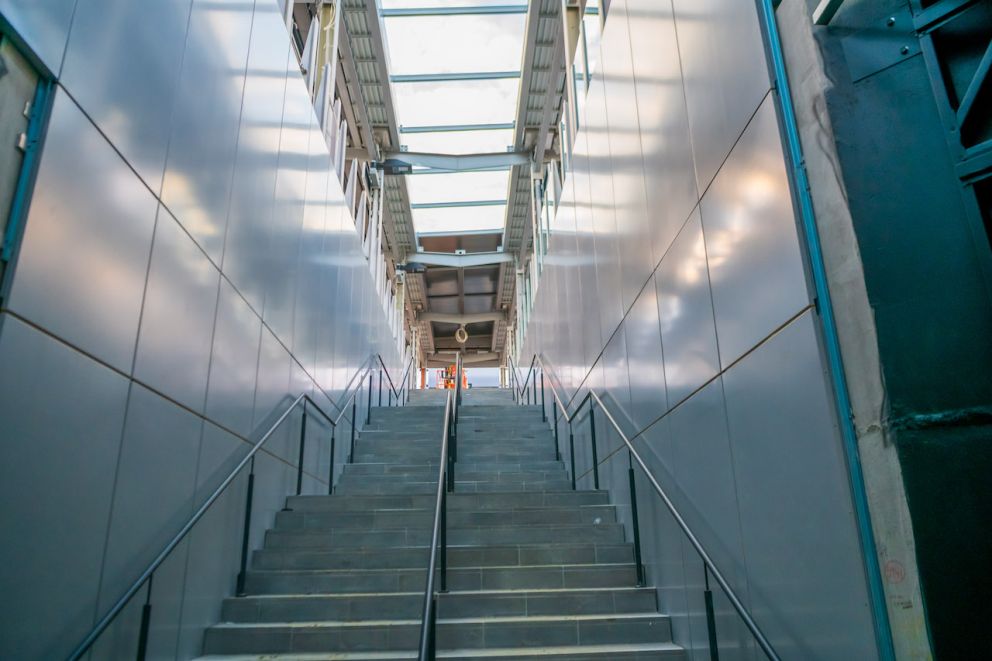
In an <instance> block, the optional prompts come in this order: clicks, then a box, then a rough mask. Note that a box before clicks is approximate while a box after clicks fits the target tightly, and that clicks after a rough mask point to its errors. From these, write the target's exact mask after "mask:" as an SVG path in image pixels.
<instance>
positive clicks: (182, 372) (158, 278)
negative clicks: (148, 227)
mask: <svg viewBox="0 0 992 661" xmlns="http://www.w3.org/2000/svg"><path fill="white" fill-rule="evenodd" d="M219 280H220V272H219V271H218V270H217V268H216V267H215V266H214V265H213V264H212V263H211V262H210V260H209V259H207V256H206V255H205V254H203V251H201V250H200V248H199V247H198V246H197V245H196V244H195V243H193V240H192V239H190V237H189V235H187V234H186V232H184V231H183V229H182V228H181V227H180V226H179V223H177V222H176V221H175V219H174V218H172V216H170V215H169V212H168V211H166V210H165V208H164V207H160V208H159V216H158V222H157V223H156V225H155V239H154V241H153V243H152V258H151V266H149V269H148V284H147V286H146V287H145V303H144V306H143V307H142V312H141V328H140V330H139V332H138V349H137V352H136V353H135V360H134V377H135V378H136V379H138V380H140V381H142V382H144V383H148V384H154V385H155V387H156V389H157V390H159V391H160V392H162V393H164V394H166V395H168V396H169V397H171V398H173V399H175V400H176V401H177V402H179V403H180V404H183V405H185V406H188V407H189V408H191V409H193V410H194V411H197V412H198V413H202V412H203V406H204V399H205V397H206V393H207V371H208V369H209V367H210V348H211V341H212V339H213V331H214V316H215V312H216V307H217V288H218V285H219Z"/></svg>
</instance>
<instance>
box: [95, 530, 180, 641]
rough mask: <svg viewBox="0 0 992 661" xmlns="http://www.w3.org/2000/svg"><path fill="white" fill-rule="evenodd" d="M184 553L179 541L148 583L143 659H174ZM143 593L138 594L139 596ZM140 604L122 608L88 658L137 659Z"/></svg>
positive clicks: (142, 600) (138, 599) (141, 601)
mask: <svg viewBox="0 0 992 661" xmlns="http://www.w3.org/2000/svg"><path fill="white" fill-rule="evenodd" d="M188 552H189V543H188V541H183V542H182V543H180V544H179V545H178V546H177V547H176V549H175V550H174V551H173V552H172V553H171V554H170V555H169V557H168V558H166V559H165V561H164V562H163V563H162V565H161V566H160V567H159V568H158V571H156V572H155V580H153V581H152V595H151V597H152V612H151V618H150V620H149V623H148V643H147V644H148V647H147V650H146V658H147V659H161V660H162V661H166V660H167V659H176V658H178V657H177V654H176V642H177V634H178V632H179V623H180V617H181V611H182V602H183V584H184V582H185V576H186V559H187V554H188ZM135 578H137V577H135ZM146 589H147V588H146ZM144 594H145V593H142V597H144ZM117 596H119V595H117ZM143 604H144V599H143V598H135V599H132V600H131V602H130V603H129V604H128V605H127V606H125V607H124V610H122V611H121V613H120V615H118V616H117V618H116V619H115V620H114V622H113V623H112V624H111V625H110V626H109V627H108V628H107V630H106V631H105V632H104V633H103V635H102V636H100V638H99V639H98V640H97V641H96V643H94V645H93V649H92V651H91V653H90V658H91V659H94V660H95V659H132V658H137V650H138V639H139V630H140V627H141V610H142V606H143Z"/></svg>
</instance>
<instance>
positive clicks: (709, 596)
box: [703, 563, 720, 661]
mask: <svg viewBox="0 0 992 661" xmlns="http://www.w3.org/2000/svg"><path fill="white" fill-rule="evenodd" d="M703 579H704V581H705V583H706V589H705V591H704V592H703V600H704V601H705V603H706V633H707V634H708V635H709V639H710V661H720V649H719V647H718V645H717V640H716V616H715V615H714V614H713V592H712V591H711V590H710V572H709V568H708V567H707V566H706V563H703Z"/></svg>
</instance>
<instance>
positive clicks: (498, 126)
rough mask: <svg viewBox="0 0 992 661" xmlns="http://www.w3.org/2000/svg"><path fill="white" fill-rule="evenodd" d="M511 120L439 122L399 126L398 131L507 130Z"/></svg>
mask: <svg viewBox="0 0 992 661" xmlns="http://www.w3.org/2000/svg"><path fill="white" fill-rule="evenodd" d="M514 126H515V124H514V123H513V122H504V123H502V124H439V125H437V126H400V133H401V134H404V133H455V132H464V131H507V130H512V129H513V127H514Z"/></svg>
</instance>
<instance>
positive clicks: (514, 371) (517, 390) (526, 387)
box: [506, 354, 537, 402]
mask: <svg viewBox="0 0 992 661" xmlns="http://www.w3.org/2000/svg"><path fill="white" fill-rule="evenodd" d="M506 357H507V360H508V361H509V363H510V375H511V376H512V377H513V382H514V383H516V384H518V385H516V386H511V388H512V390H513V398H514V399H515V400H516V401H517V402H522V401H523V398H524V396H525V395H526V394H527V393H528V392H530V379H531V375H532V374H534V378H535V379H536V378H537V377H536V374H535V372H534V370H535V369H536V367H537V354H534V357H533V358H532V359H531V361H530V367H529V368H528V369H527V374H526V375H525V376H524V381H523V385H519V383H520V378H519V376H518V373H519V371H520V370H519V368H518V367H517V364H516V363H515V362H514V361H513V356H511V355H509V354H507V356H506ZM535 389H536V388H535Z"/></svg>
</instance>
